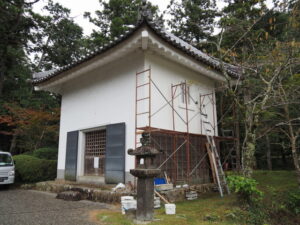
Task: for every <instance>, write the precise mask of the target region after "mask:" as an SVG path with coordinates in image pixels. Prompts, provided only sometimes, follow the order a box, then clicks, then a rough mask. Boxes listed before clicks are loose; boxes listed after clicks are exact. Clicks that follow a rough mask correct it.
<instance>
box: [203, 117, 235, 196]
mask: <svg viewBox="0 0 300 225" xmlns="http://www.w3.org/2000/svg"><path fill="white" fill-rule="evenodd" d="M200 115H201V120H202V124H203V129H204V134H205V136H206V138H207V143H206V148H207V152H208V156H209V160H210V164H211V167H212V174H213V180H214V182H215V183H217V185H218V190H219V193H220V196H221V197H223V196H224V192H225V191H226V192H227V194H230V190H229V187H228V185H227V181H226V177H225V173H224V170H223V167H222V163H221V159H220V157H219V153H218V150H217V147H216V143H215V140H214V137H213V132H212V130H213V129H215V128H214V127H213V126H212V125H211V123H210V122H209V121H208V119H207V117H208V116H207V114H205V113H202V112H200ZM208 126H210V127H208ZM224 189H225V191H224Z"/></svg>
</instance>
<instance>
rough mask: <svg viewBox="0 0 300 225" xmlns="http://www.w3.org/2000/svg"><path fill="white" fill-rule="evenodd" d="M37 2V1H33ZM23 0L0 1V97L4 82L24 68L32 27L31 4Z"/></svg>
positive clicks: (13, 77)
mask: <svg viewBox="0 0 300 225" xmlns="http://www.w3.org/2000/svg"><path fill="white" fill-rule="evenodd" d="M35 2H37V1H35ZM33 3H34V2H29V1H25V0H8V1H0V40H1V41H0V97H2V95H3V89H4V88H5V82H6V81H7V80H12V79H15V77H16V76H17V74H18V73H19V72H22V70H23V69H24V66H23V65H24V64H26V55H25V52H24V47H26V46H27V45H28V40H29V38H30V30H31V29H32V28H33V27H34V23H33V20H32V4H33Z"/></svg>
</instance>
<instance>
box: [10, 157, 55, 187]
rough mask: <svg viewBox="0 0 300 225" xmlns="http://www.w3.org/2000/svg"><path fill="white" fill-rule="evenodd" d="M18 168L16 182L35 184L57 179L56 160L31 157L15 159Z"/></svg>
mask: <svg viewBox="0 0 300 225" xmlns="http://www.w3.org/2000/svg"><path fill="white" fill-rule="evenodd" d="M13 158H14V161H15V168H16V182H22V183H33V182H39V181H46V180H53V179H55V177H56V165H57V162H56V161H55V160H45V159H39V158H36V157H33V156H30V155H16V156H14V157H13Z"/></svg>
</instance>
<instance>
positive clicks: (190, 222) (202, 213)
mask: <svg viewBox="0 0 300 225" xmlns="http://www.w3.org/2000/svg"><path fill="white" fill-rule="evenodd" d="M254 178H255V179H256V180H257V181H258V183H259V186H258V188H259V189H260V190H261V191H263V192H264V193H265V198H266V204H268V206H270V207H271V208H272V205H273V204H276V203H274V202H268V199H270V198H269V196H268V195H272V196H273V200H272V201H274V196H275V198H276V196H278V197H279V196H280V193H285V192H287V191H290V190H295V189H297V183H296V175H295V173H294V172H293V171H272V172H270V171H255V173H254ZM270 190H272V191H270ZM274 193H275V194H274ZM237 200H238V199H237V196H236V195H234V194H231V195H230V196H225V197H224V198H220V196H219V194H218V193H210V194H205V195H204V194H203V195H200V196H199V198H198V199H197V200H194V201H184V202H178V203H176V215H166V214H165V212H164V208H163V207H162V208H161V209H159V210H155V219H156V221H154V222H152V223H150V224H151V225H175V224H180V225H208V224H219V225H235V224H247V222H246V220H247V216H248V212H247V211H245V210H244V209H243V207H242V206H240V205H239V203H238V201H237ZM289 216H290V215H289V214H287V215H286V214H285V215H284V216H283V215H281V217H285V218H284V221H285V224H297V223H294V221H295V218H288V217H289ZM98 220H99V222H100V223H101V224H107V225H120V224H122V225H131V224H133V223H132V221H131V220H130V219H128V218H126V216H124V215H122V214H121V212H120V211H103V212H101V214H98ZM297 221H298V220H297ZM268 224H279V223H276V222H274V221H273V220H270V221H268Z"/></svg>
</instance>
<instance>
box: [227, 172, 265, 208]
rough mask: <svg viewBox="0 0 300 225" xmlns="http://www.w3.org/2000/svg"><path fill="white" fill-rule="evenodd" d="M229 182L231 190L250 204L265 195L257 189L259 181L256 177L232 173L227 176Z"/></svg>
mask: <svg viewBox="0 0 300 225" xmlns="http://www.w3.org/2000/svg"><path fill="white" fill-rule="evenodd" d="M227 182H228V185H229V188H230V190H231V191H233V192H235V193H237V194H238V195H239V197H240V199H241V200H243V201H246V202H247V203H249V204H250V203H252V202H254V201H257V200H260V199H261V198H262V196H263V193H262V192H261V191H259V190H258V189H257V187H256V186H257V181H256V180H254V179H251V178H247V177H243V176H237V175H232V176H228V177H227Z"/></svg>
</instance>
